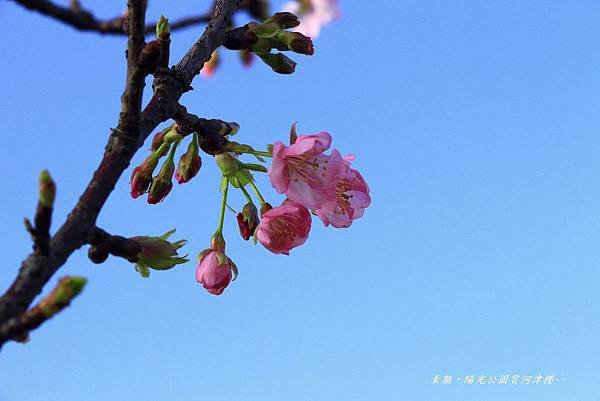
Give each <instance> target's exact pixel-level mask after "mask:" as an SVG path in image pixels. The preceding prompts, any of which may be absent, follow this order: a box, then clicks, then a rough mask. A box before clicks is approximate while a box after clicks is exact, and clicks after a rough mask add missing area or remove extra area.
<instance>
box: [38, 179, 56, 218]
mask: <svg viewBox="0 0 600 401" xmlns="http://www.w3.org/2000/svg"><path fill="white" fill-rule="evenodd" d="M39 182H40V192H39V202H40V203H41V204H42V205H44V206H45V207H47V208H50V209H51V208H52V206H54V198H55V197H56V184H55V183H54V181H53V180H52V177H50V173H49V172H48V170H42V172H41V173H40V178H39Z"/></svg>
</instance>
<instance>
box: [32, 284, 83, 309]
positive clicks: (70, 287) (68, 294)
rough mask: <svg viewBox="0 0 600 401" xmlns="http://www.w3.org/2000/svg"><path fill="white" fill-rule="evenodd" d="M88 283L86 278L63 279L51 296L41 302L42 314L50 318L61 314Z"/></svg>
mask: <svg viewBox="0 0 600 401" xmlns="http://www.w3.org/2000/svg"><path fill="white" fill-rule="evenodd" d="M86 283H87V279H86V278H84V277H77V276H66V277H63V278H61V279H60V281H59V282H58V285H57V286H56V287H55V288H54V289H53V290H52V292H51V293H50V295H48V296H47V297H46V298H44V299H43V300H42V301H41V302H40V305H39V306H40V310H41V312H42V314H43V315H44V316H45V317H47V318H49V317H52V316H54V315H55V314H56V313H58V312H60V311H61V310H62V309H64V308H65V307H66V306H67V305H69V303H70V302H71V301H72V300H73V299H74V298H75V297H76V296H77V295H79V294H80V293H81V291H83V288H84V287H85V285H86Z"/></svg>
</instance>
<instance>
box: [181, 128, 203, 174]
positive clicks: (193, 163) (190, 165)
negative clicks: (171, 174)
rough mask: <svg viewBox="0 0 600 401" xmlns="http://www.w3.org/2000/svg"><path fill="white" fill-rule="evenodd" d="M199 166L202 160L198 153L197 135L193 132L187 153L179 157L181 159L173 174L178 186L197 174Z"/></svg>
mask: <svg viewBox="0 0 600 401" xmlns="http://www.w3.org/2000/svg"><path fill="white" fill-rule="evenodd" d="M201 166H202V159H200V155H199V151H198V134H196V133H195V132H194V134H193V138H192V141H191V142H190V144H189V145H188V148H187V151H186V152H185V153H184V154H183V155H181V158H180V159H179V165H178V166H177V171H176V172H175V179H176V180H177V182H178V183H179V184H184V183H186V182H188V181H189V180H191V179H192V178H194V177H195V176H196V174H198V171H200V167H201Z"/></svg>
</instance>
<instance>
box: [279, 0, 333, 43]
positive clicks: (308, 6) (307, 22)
mask: <svg viewBox="0 0 600 401" xmlns="http://www.w3.org/2000/svg"><path fill="white" fill-rule="evenodd" d="M283 11H288V12H291V13H294V14H296V15H297V16H298V17H299V18H300V25H299V26H298V27H296V28H295V31H296V32H300V33H302V34H303V35H306V36H309V37H311V38H313V39H315V38H316V37H317V36H319V33H320V32H321V27H323V26H324V25H327V24H328V23H330V22H331V21H333V20H334V19H336V18H338V17H339V15H340V9H339V5H338V2H337V0H308V1H307V0H303V1H290V2H288V3H286V4H284V6H283Z"/></svg>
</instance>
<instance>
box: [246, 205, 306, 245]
mask: <svg viewBox="0 0 600 401" xmlns="http://www.w3.org/2000/svg"><path fill="white" fill-rule="evenodd" d="M310 225H311V218H310V213H309V211H308V209H307V208H305V207H304V206H302V205H301V204H299V203H297V202H294V201H291V200H289V199H286V200H285V201H284V202H283V203H282V204H281V205H280V206H278V207H276V208H273V209H271V210H269V211H267V212H266V213H264V214H263V215H262V220H261V221H260V224H259V225H258V227H257V228H256V238H257V239H258V241H259V242H260V243H261V244H263V245H264V247H265V248H267V249H268V250H269V251H271V252H273V253H283V254H285V255H289V251H290V250H291V249H292V248H295V247H297V246H299V245H302V244H304V242H305V241H306V238H308V233H309V232H310Z"/></svg>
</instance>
